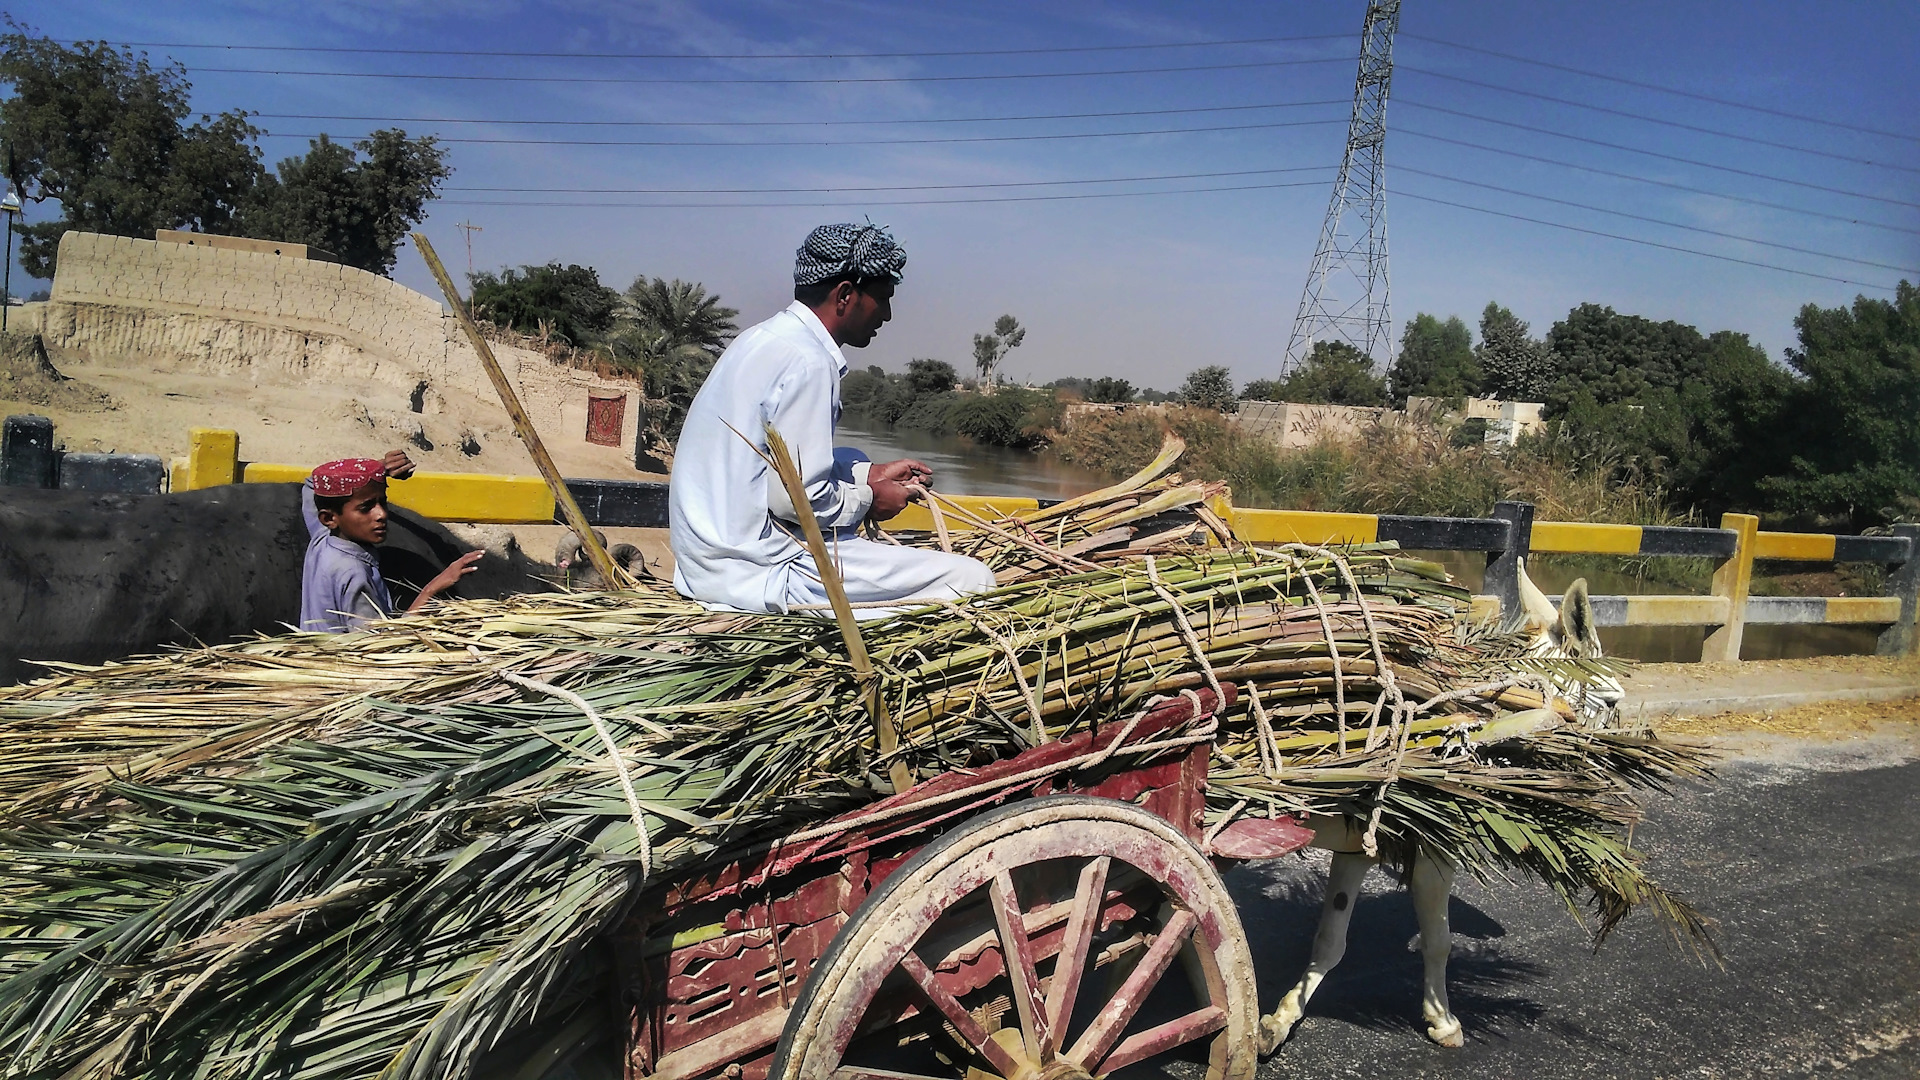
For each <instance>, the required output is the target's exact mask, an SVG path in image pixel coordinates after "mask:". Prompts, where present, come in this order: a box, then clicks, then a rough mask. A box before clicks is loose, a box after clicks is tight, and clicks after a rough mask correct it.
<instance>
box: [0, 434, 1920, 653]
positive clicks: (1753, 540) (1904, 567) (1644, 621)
mask: <svg viewBox="0 0 1920 1080" xmlns="http://www.w3.org/2000/svg"><path fill="white" fill-rule="evenodd" d="M16 419H19V418H9V423H8V443H7V446H6V448H5V454H4V455H0V461H3V462H4V475H5V476H6V477H7V478H8V479H7V481H6V482H8V483H26V484H31V485H34V486H48V487H52V486H69V487H87V486H90V485H87V484H85V483H76V484H64V482H55V481H53V480H51V479H41V480H35V479H31V478H30V477H42V478H50V477H54V476H56V475H58V476H61V477H64V476H65V475H66V473H65V472H64V471H62V470H59V469H56V468H55V467H54V466H53V465H52V464H48V463H47V458H48V457H49V456H50V455H52V454H53V451H52V449H51V444H52V438H51V428H50V425H49V429H48V431H47V432H45V433H44V440H43V441H44V443H45V445H44V446H41V445H40V444H39V442H38V441H36V440H35V439H29V438H24V437H23V438H19V439H16V438H15V437H14V436H15V435H24V434H27V433H26V432H24V429H23V431H21V432H16V431H15V428H16V427H17V426H18V425H16V424H14V423H13V421H14V420H16ZM35 430H36V431H37V429H35ZM190 445H191V450H190V451H189V453H188V456H187V457H185V458H176V459H174V461H173V462H172V463H171V464H170V466H169V468H168V470H167V473H168V477H167V478H168V486H169V487H170V488H171V489H172V490H175V491H187V490H194V489H198V488H204V487H213V486H216V485H219V484H232V483H260V482H286V481H299V480H302V479H305V478H306V476H307V473H308V472H309V471H310V468H311V467H310V466H294V465H276V464H268V463H262V462H245V461H242V460H241V459H240V454H239V451H240V446H239V437H238V436H237V435H236V434H235V433H234V432H232V431H223V430H217V429H208V428H196V429H194V431H193V433H192V439H191V443H190ZM16 458H17V459H19V460H17V461H16ZM86 469H90V470H93V471H92V472H91V473H86V470H82V473H83V474H86V475H98V476H112V475H122V474H124V473H125V472H126V470H121V473H114V472H113V470H112V469H109V468H106V467H105V466H103V465H101V464H100V463H86ZM149 474H150V470H149V471H148V472H142V474H141V475H142V476H146V475H149ZM16 475H18V476H19V477H21V479H14V477H15V476H16ZM156 481H157V478H156ZM567 486H568V488H569V490H571V491H572V492H573V495H574V497H575V498H576V499H577V500H578V501H579V502H580V504H581V508H582V509H583V510H585V511H586V514H587V518H588V520H589V521H591V522H592V523H593V524H595V525H599V526H610V527H637V528H664V527H665V526H666V524H667V498H666V495H667V489H666V485H664V484H658V483H646V482H639V481H621V480H589V479H579V480H576V479H569V480H568V481H567ZM158 487H159V485H158V483H157V482H155V483H154V484H153V486H152V487H151V488H149V489H148V490H158ZM115 490H126V489H125V488H116V489H115ZM389 497H390V498H391V499H392V500H393V502H395V503H396V504H398V505H400V506H403V507H406V508H407V509H409V510H412V511H414V512H415V513H418V514H421V515H422V516H425V517H430V518H434V519H436V520H440V521H470V522H487V523H495V524H542V525H544V524H553V523H555V522H556V521H557V520H558V519H557V518H556V516H555V512H554V503H553V496H552V494H551V493H550V492H549V491H548V490H547V487H546V485H545V483H543V482H542V481H541V480H540V479H539V478H538V477H530V476H487V475H480V474H473V473H430V472H419V473H416V474H414V476H413V477H411V478H410V479H407V480H400V481H395V482H394V483H393V484H391V485H390V487H389ZM952 498H954V499H955V500H956V501H958V502H960V503H961V504H962V505H965V506H966V507H967V508H968V509H970V510H973V511H974V512H976V513H981V514H983V516H989V517H990V516H991V515H993V514H998V513H1009V512H1012V511H1016V510H1022V509H1030V508H1034V507H1038V506H1042V505H1045V504H1046V502H1047V501H1046V500H1039V499H1023V498H1007V497H997V496H965V495H962V496H952ZM1211 509H1212V510H1213V511H1214V512H1215V513H1218V514H1220V515H1221V516H1222V517H1223V518H1225V519H1226V520H1228V521H1229V522H1230V523H1231V524H1232V526H1233V530H1234V533H1235V534H1236V535H1238V536H1240V537H1241V538H1243V539H1246V540H1248V541H1251V542H1253V543H1302V544H1360V543H1373V542H1376V541H1383V540H1393V541H1397V542H1398V543H1399V544H1400V546H1402V547H1404V548H1409V549H1416V550H1424V551H1478V552H1481V553H1482V554H1484V555H1485V557H1486V560H1487V564H1486V566H1487V569H1486V576H1485V580H1484V584H1483V586H1482V592H1483V595H1482V596H1481V597H1478V598H1476V603H1475V609H1476V611H1478V612H1481V613H1483V614H1489V615H1491V614H1496V613H1498V612H1500V611H1511V610H1514V609H1516V608H1517V607H1518V605H1519V602H1520V592H1519V567H1520V562H1521V560H1522V559H1524V558H1526V557H1528V556H1529V555H1531V554H1533V553H1536V552H1538V553H1555V554H1593V555H1615V556H1632V557H1683V556H1692V557H1697V558H1707V559H1712V560H1714V561H1715V563H1716V564H1717V566H1716V569H1715V571H1714V575H1713V582H1712V586H1711V591H1710V592H1708V593H1707V594H1705V595H1670V596H1596V597H1594V598H1593V601H1594V614H1595V616H1596V617H1597V618H1598V620H1599V623H1600V625H1602V626H1702V627H1707V628H1708V632H1707V637H1706V641H1705V644H1704V646H1703V648H1702V652H1701V659H1702V660H1704V661H1722V660H1737V659H1739V657H1740V644H1741V639H1742V637H1743V635H1744V634H1745V631H1746V628H1747V627H1748V626H1750V625H1779V624H1823V625H1834V624H1856V625H1871V626H1879V627H1881V628H1882V629H1881V632H1880V635H1879V639H1878V646H1877V649H1876V651H1877V652H1879V653H1881V654H1883V655H1906V654H1908V653H1911V652H1913V651H1915V645H1916V640H1915V639H1916V634H1915V617H1916V614H1917V612H1916V607H1920V604H1917V603H1916V597H1917V596H1920V526H1917V525H1896V526H1894V528H1893V530H1892V532H1891V534H1890V535H1885V536H1845V535H1835V534H1832V533H1790V532H1763V531H1761V530H1760V528H1759V519H1758V518H1756V517H1754V516H1753V515H1751V514H1727V515H1724V516H1723V517H1722V518H1721V522H1720V527H1719V528H1717V529H1713V528H1673V527H1666V526H1653V525H1645V526H1642V525H1612V524H1600V523H1592V522H1577V521H1536V520H1534V508H1533V506H1532V505H1530V504H1527V503H1520V502H1502V503H1499V504H1497V505H1496V506H1495V507H1494V512H1493V516H1491V517H1487V518H1438V517H1405V516H1398V515H1392V514H1339V513H1324V512H1318V511H1305V510H1252V509H1243V508H1240V507H1236V506H1234V505H1232V503H1231V502H1229V501H1227V500H1225V499H1222V500H1220V501H1219V502H1218V503H1217V504H1216V505H1213V506H1212V507H1211ZM890 527H892V528H895V529H900V530H907V531H913V530H922V531H924V530H931V529H932V528H933V519H932V516H931V515H930V514H929V513H928V512H927V511H926V509H925V508H923V507H920V506H910V507H908V508H907V510H906V512H905V513H903V514H902V515H901V516H900V517H898V518H895V519H894V520H893V522H891V523H890ZM949 527H950V528H955V529H963V528H965V527H966V526H965V525H964V523H961V522H957V521H952V522H950V523H949ZM1761 559H1765V560H1778V561H1795V562H1810V563H1826V562H1844V563H1876V564H1879V565H1881V566H1884V567H1886V568H1887V577H1886V589H1885V593H1884V595H1881V596H1865V597H1840V596H1813V597H1785V596H1749V595H1748V590H1749V587H1750V585H1751V582H1752V579H1753V564H1754V562H1755V561H1756V560H1761Z"/></svg>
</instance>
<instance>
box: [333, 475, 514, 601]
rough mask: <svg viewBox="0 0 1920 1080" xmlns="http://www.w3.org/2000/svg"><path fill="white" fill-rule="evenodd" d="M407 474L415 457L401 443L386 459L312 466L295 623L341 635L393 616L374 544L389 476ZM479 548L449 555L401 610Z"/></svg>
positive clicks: (445, 582) (456, 576)
mask: <svg viewBox="0 0 1920 1080" xmlns="http://www.w3.org/2000/svg"><path fill="white" fill-rule="evenodd" d="M412 473H413V462H411V461H409V460H407V455H406V454H405V453H404V452H403V451H399V450H395V451H393V452H392V453H390V454H388V455H387V458H386V460H385V461H378V460H375V459H373V458H345V459H342V460H340V461H329V462H327V463H326V464H325V465H322V466H320V467H319V468H317V469H315V470H313V476H312V477H310V478H309V479H308V480H307V483H306V484H305V490H304V491H303V492H302V493H301V499H300V502H301V509H302V511H303V516H304V517H305V518H306V521H307V533H308V535H309V536H310V537H311V540H309V542H308V544H307V558H306V565H305V567H304V568H303V569H302V571H301V575H300V629H302V630H309V631H319V632H323V633H333V634H342V633H346V632H348V631H351V630H359V629H361V628H362V627H363V626H365V624H366V623H367V622H369V621H371V620H374V619H385V618H389V617H391V616H392V615H393V598H392V597H391V596H390V595H389V594H388V593H387V582H386V579H385V578H383V577H381V576H380V561H379V559H378V558H377V557H376V556H375V555H374V548H376V547H378V546H379V544H380V542H381V541H383V540H385V539H386V538H387V477H388V476H392V477H394V478H396V479H405V478H406V477H407V476H409V475H411V474H412ZM483 554H485V552H481V551H469V552H467V553H466V554H465V555H462V556H460V557H459V558H458V559H455V560H454V561H453V562H452V564H451V565H449V566H448V567H447V568H446V569H445V570H442V571H441V572H440V574H439V576H438V577H435V578H434V579H433V580H432V581H429V582H428V583H427V584H426V587H425V588H422V589H421V590H420V595H419V596H417V597H415V598H414V600H413V603H412V604H411V605H409V606H408V607H407V611H408V612H409V613H412V612H415V611H418V610H420V608H422V607H423V606H425V605H426V602H427V601H428V600H431V599H432V598H433V597H435V596H437V595H439V594H440V593H443V592H445V591H447V590H448V589H450V588H452V587H453V586H454V585H456V584H458V583H459V581H460V579H461V578H462V577H465V576H466V575H468V574H471V573H473V571H474V564H475V563H477V562H479V561H480V556H481V555H483Z"/></svg>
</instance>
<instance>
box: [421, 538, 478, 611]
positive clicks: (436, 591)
mask: <svg viewBox="0 0 1920 1080" xmlns="http://www.w3.org/2000/svg"><path fill="white" fill-rule="evenodd" d="M485 554H486V552H484V551H469V552H467V553H466V554H465V555H462V556H460V557H459V558H457V559H455V560H453V561H452V562H450V563H448V564H447V568H446V569H445V570H442V571H440V573H439V574H437V575H435V576H434V579H433V580H432V581H429V582H427V584H426V587H425V588H423V589H421V590H420V595H418V596H416V597H414V598H413V603H411V604H409V605H407V611H409V612H414V611H419V610H420V609H421V608H422V607H425V606H426V603H427V601H429V600H431V599H433V598H434V597H436V596H438V595H440V594H441V593H443V592H446V591H447V590H448V589H451V588H453V587H454V586H455V585H458V584H460V579H461V578H463V577H466V576H467V575H468V574H471V573H473V572H474V571H475V570H478V569H479V567H478V566H476V565H474V564H475V563H478V562H479V561H480V557H481V556H482V555H485Z"/></svg>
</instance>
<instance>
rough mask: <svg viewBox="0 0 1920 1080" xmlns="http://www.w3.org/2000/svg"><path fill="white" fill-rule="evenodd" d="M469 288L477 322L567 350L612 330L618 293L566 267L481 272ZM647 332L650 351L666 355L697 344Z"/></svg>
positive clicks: (581, 269) (588, 273) (591, 274)
mask: <svg viewBox="0 0 1920 1080" xmlns="http://www.w3.org/2000/svg"><path fill="white" fill-rule="evenodd" d="M470 284H471V285H472V286H473V308H474V311H475V313H476V314H478V315H479V316H481V317H482V318H486V319H490V320H492V321H493V322H494V323H496V324H497V325H500V326H506V327H511V328H512V329H515V330H518V331H520V332H521V333H523V334H538V335H541V336H542V337H548V338H552V337H558V338H559V339H560V340H562V341H564V342H566V343H568V344H570V345H587V344H590V343H592V342H593V341H595V340H597V339H598V338H599V337H600V335H602V334H604V333H605V332H606V331H607V330H609V329H610V328H612V326H613V322H614V317H615V315H616V314H617V313H618V312H619V310H620V305H621V301H622V298H621V295H620V294H619V293H617V292H615V291H614V290H612V289H609V288H607V287H606V286H605V285H602V284H600V274H599V272H598V271H596V270H595V269H594V268H593V267H591V266H578V265H574V264H571V263H569V264H568V265H566V266H561V265H560V264H559V263H557V262H556V263H548V264H546V265H545V266H522V267H521V268H520V269H519V270H514V269H512V268H508V269H505V270H502V271H500V272H499V273H498V274H494V273H490V272H481V273H478V274H475V275H473V277H472V279H471V282H470ZM646 329H647V330H649V331H651V332H652V337H651V338H650V339H649V340H650V345H649V347H657V348H660V349H669V350H670V349H675V348H679V347H681V346H682V345H694V346H695V347H697V344H698V343H695V342H686V341H681V340H679V339H678V338H675V337H674V336H673V334H672V333H671V332H669V331H668V330H666V328H664V327H655V326H648V327H646ZM652 338H657V339H658V340H657V341H653V340H652Z"/></svg>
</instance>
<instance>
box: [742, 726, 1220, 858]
mask: <svg viewBox="0 0 1920 1080" xmlns="http://www.w3.org/2000/svg"><path fill="white" fill-rule="evenodd" d="M1136 719H1137V718H1136ZM1216 727H1217V725H1210V726H1209V727H1208V728H1207V730H1205V731H1197V732H1194V733H1193V734H1191V735H1182V736H1179V737H1177V738H1172V739H1160V740H1157V741H1154V742H1143V743H1140V744H1138V745H1136V746H1129V747H1127V748H1126V749H1127V753H1129V754H1147V753H1153V752H1155V751H1159V750H1171V749H1174V748H1176V747H1181V746H1192V745H1194V744H1196V743H1203V742H1211V741H1213V736H1214V731H1215V730H1216ZM1122 734H1123V735H1124V734H1125V733H1124V732H1123V733H1122ZM1118 745H1119V740H1115V741H1114V744H1113V745H1112V746H1108V747H1107V748H1106V749H1105V750H1102V751H1100V752H1098V753H1094V754H1082V755H1081V756H1079V757H1076V758H1069V759H1067V760H1066V761H1060V762H1055V763H1054V764H1052V765H1043V766H1041V767H1039V768H1037V769H1028V770H1027V771H1026V772H1023V773H1016V774H1015V775H1013V776H1003V777H1001V778H1000V779H998V780H993V781H990V782H988V783H984V784H977V785H968V786H967V787H963V788H961V789H959V790H957V791H949V792H947V793H946V794H944V795H935V796H933V797H932V798H929V799H920V800H917V801H915V802H910V803H906V804H904V805H901V806H890V807H888V808H887V809H885V810H876V811H874V812H873V813H871V814H862V815H860V816H859V817H855V818H848V819H847V820H845V821H830V822H828V823H827V824H825V825H821V826H818V827H816V828H812V829H805V830H802V831H800V832H797V833H794V834H793V835H792V836H788V837H786V838H784V839H783V840H781V841H780V843H781V844H782V845H786V844H797V843H799V842H801V841H803V840H813V839H817V838H819V837H822V836H833V835H835V834H837V833H843V832H851V831H853V830H854V829H862V828H865V827H866V826H868V825H873V824H877V823H879V822H882V821H887V820H889V819H892V818H897V817H900V816H902V815H904V814H911V813H913V812H915V811H917V810H931V809H933V808H934V807H936V806H943V805H945V804H947V803H952V802H959V801H960V800H962V799H968V798H975V797H978V796H981V795H985V794H987V793H990V792H994V791H998V790H1000V789H1002V788H1007V787H1013V786H1016V785H1019V784H1023V783H1026V782H1027V781H1029V780H1044V779H1046V778H1047V777H1049V776H1052V775H1054V774H1055V773H1061V772H1068V771H1070V770H1073V769H1079V768H1083V767H1091V766H1094V765H1098V764H1099V763H1100V762H1102V761H1104V760H1106V758H1107V757H1108V755H1110V754H1111V753H1112V752H1113V749H1114V746H1118Z"/></svg>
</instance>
